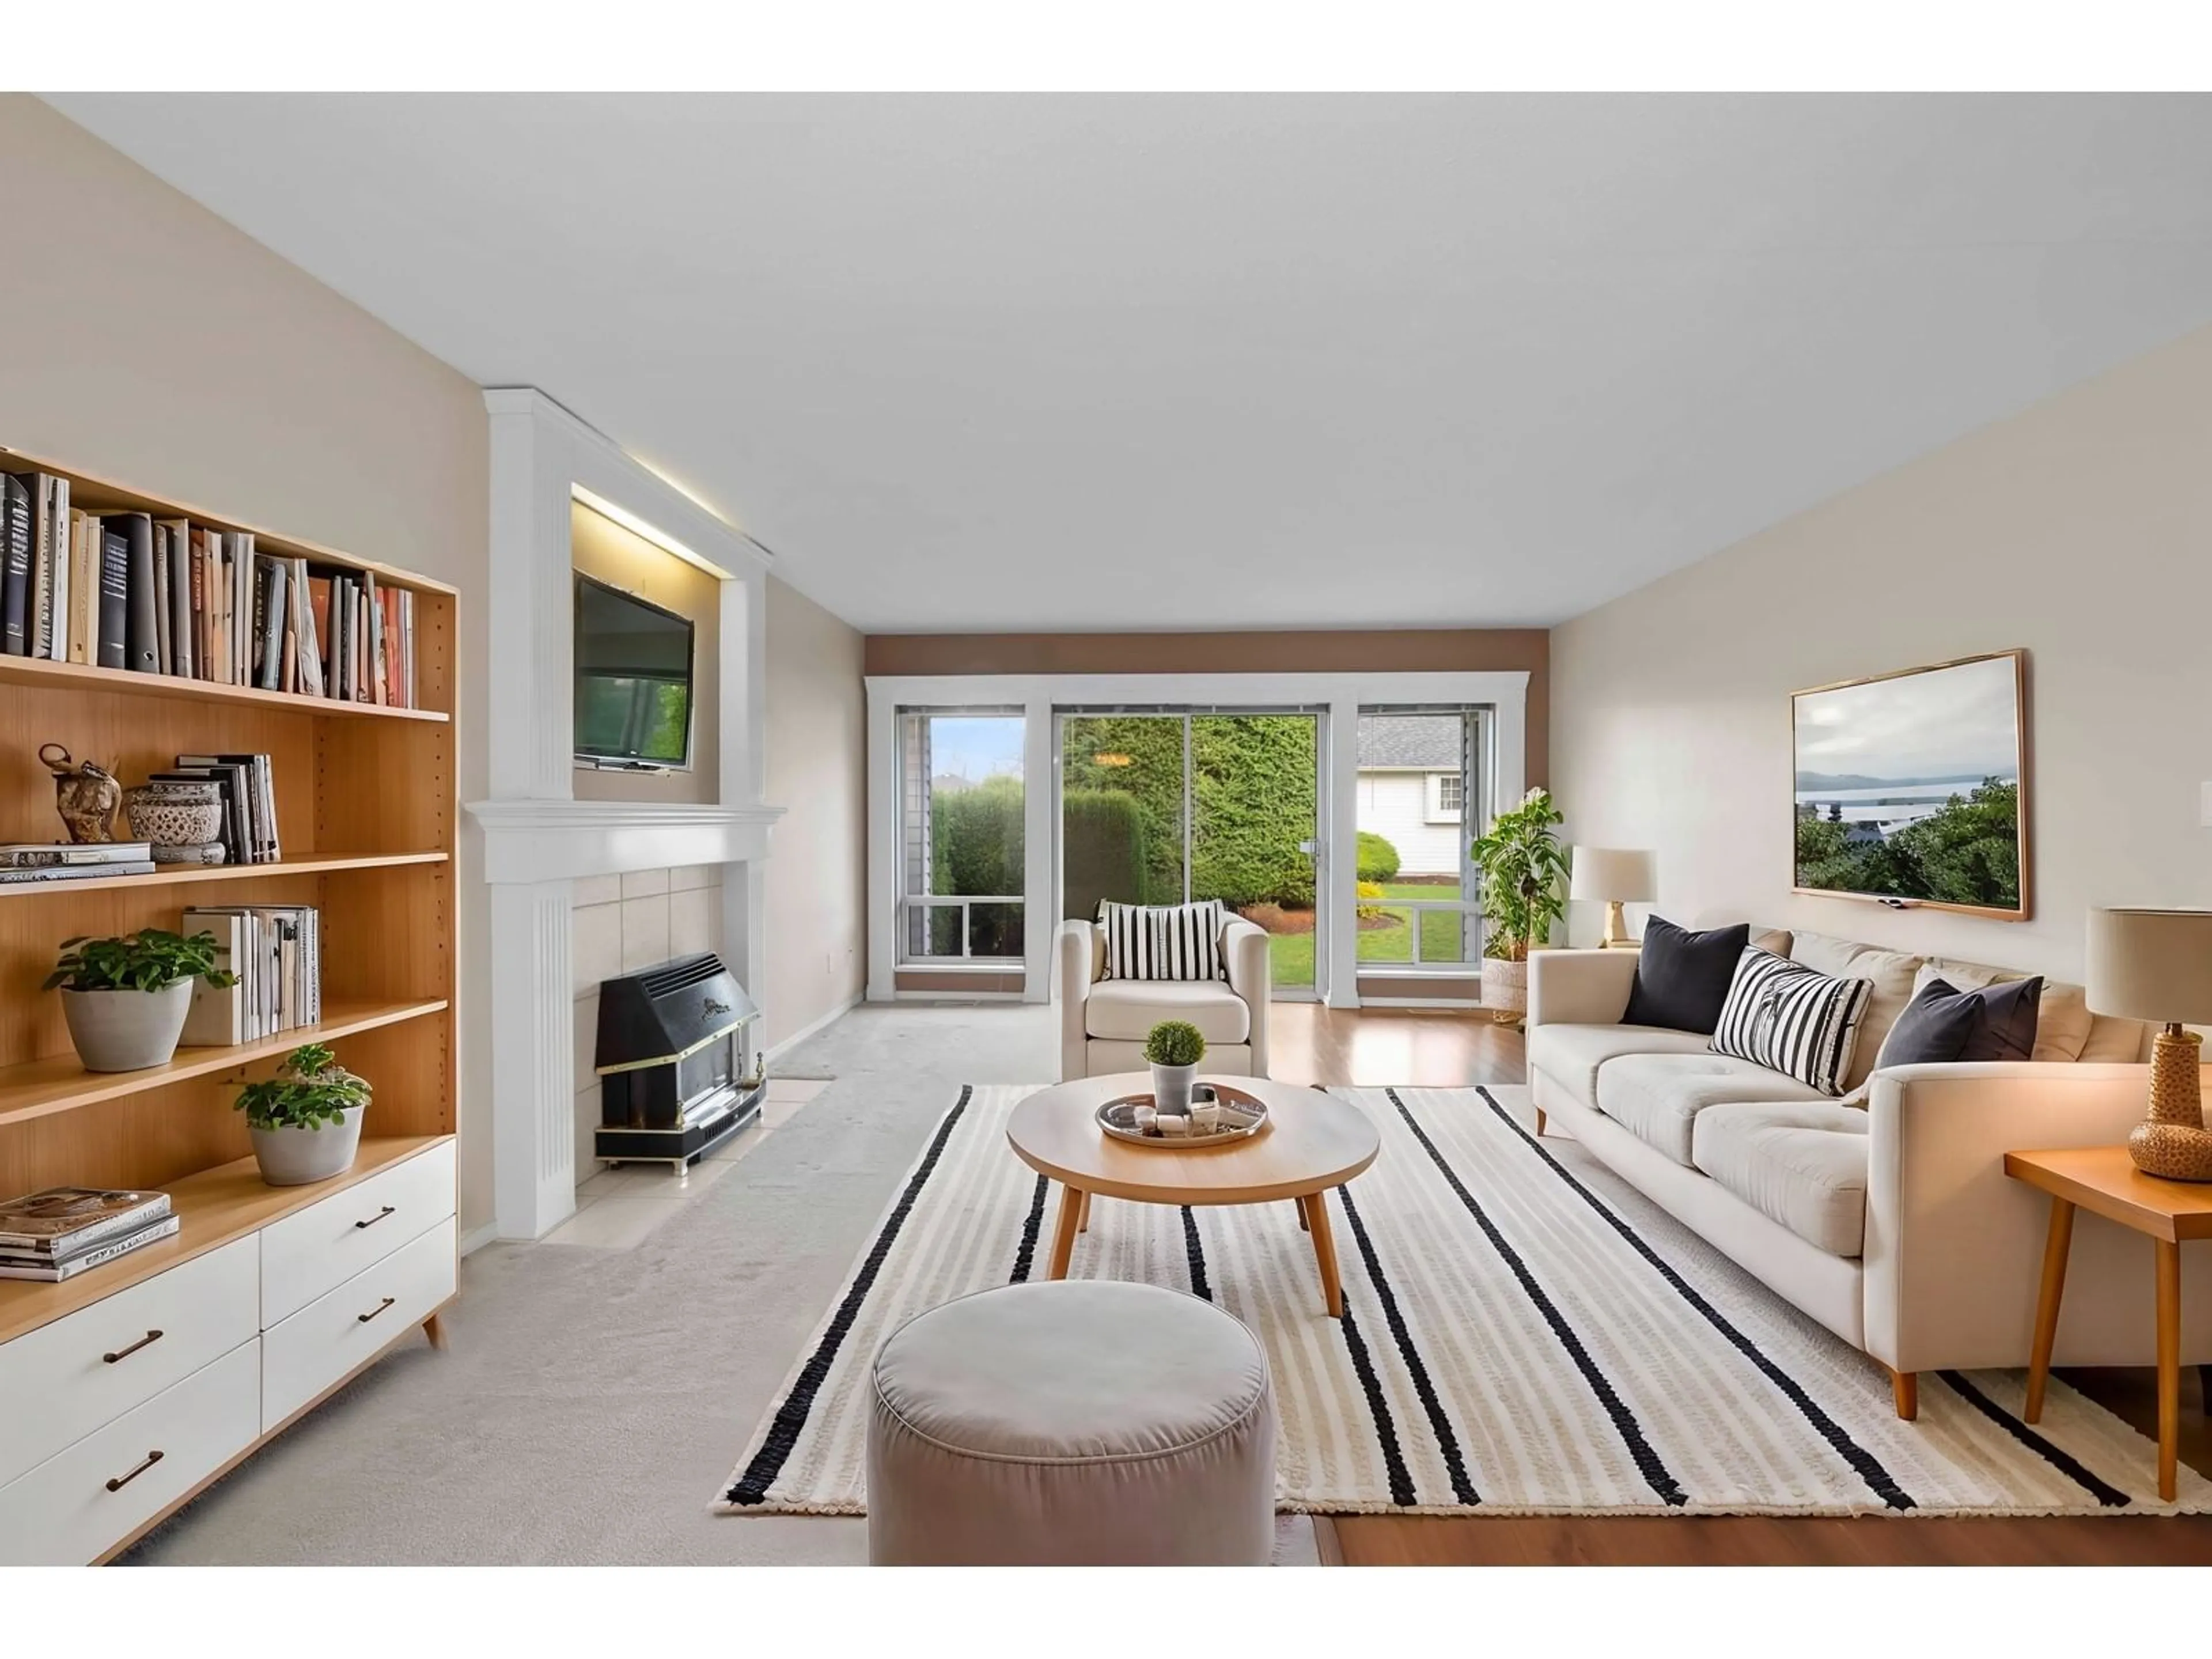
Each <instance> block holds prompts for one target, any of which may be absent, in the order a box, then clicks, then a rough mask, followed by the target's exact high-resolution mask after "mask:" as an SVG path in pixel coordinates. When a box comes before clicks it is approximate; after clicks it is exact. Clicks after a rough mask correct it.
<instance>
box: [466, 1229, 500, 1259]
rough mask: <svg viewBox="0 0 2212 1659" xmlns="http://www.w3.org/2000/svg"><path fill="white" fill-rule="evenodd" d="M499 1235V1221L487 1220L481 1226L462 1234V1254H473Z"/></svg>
mask: <svg viewBox="0 0 2212 1659" xmlns="http://www.w3.org/2000/svg"><path fill="white" fill-rule="evenodd" d="M497 1237H499V1223H497V1222H496V1221H487V1222H485V1223H484V1225H483V1226H481V1227H477V1228H475V1229H472V1230H471V1231H468V1232H465V1233H463V1234H462V1235H461V1254H462V1255H474V1254H476V1252H477V1251H478V1250H481V1249H483V1247H484V1246H485V1245H487V1244H489V1243H491V1242H492V1241H493V1240H494V1239H495V1238H497Z"/></svg>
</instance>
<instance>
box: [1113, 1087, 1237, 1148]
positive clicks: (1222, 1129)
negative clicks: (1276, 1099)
mask: <svg viewBox="0 0 2212 1659" xmlns="http://www.w3.org/2000/svg"><path fill="white" fill-rule="evenodd" d="M1190 1101H1191V1104H1192V1105H1193V1106H1194V1107H1198V1106H1205V1105H1209V1104H1210V1105H1212V1106H1214V1107H1216V1108H1217V1109H1218V1116H1219V1123H1218V1127H1215V1128H1213V1129H1211V1130H1206V1131H1200V1130H1199V1129H1197V1128H1196V1127H1190V1128H1188V1129H1187V1130H1186V1131H1185V1132H1184V1133H1180V1134H1175V1133H1164V1132H1163V1131H1162V1130H1160V1129H1159V1128H1158V1127H1156V1126H1154V1125H1152V1121H1151V1120H1152V1112H1153V1105H1152V1095H1151V1093H1150V1092H1149V1091H1148V1092H1146V1093H1144V1094H1140V1095H1118V1096H1116V1097H1115V1098H1114V1099H1112V1100H1109V1101H1108V1102H1107V1103H1105V1104H1104V1105H1103V1106H1101V1107H1100V1108H1099V1109H1098V1114H1097V1115H1098V1127H1100V1128H1101V1129H1103V1130H1104V1131H1105V1132H1106V1133H1108V1134H1109V1135H1110V1136H1112V1137H1113V1138H1114V1139H1115V1140H1126V1141H1128V1142H1130V1143H1131V1144H1132V1145H1133V1146H1185V1147H1188V1146H1220V1145H1222V1144H1223V1143H1224V1142H1226V1141H1231V1140H1249V1139H1251V1138H1252V1137H1253V1136H1254V1135H1256V1134H1258V1133H1260V1131H1261V1130H1262V1129H1264V1128H1266V1127H1267V1102H1265V1101H1263V1100H1261V1098H1260V1097H1258V1096H1257V1095H1251V1094H1247V1093H1246V1092H1245V1091H1243V1090H1242V1089H1237V1088H1232V1087H1231V1086H1230V1085H1227V1084H1220V1083H1201V1084H1199V1085H1196V1086H1195V1087H1194V1088H1193V1089H1192V1090H1191V1091H1190ZM1140 1108H1141V1109H1142V1112H1143V1121H1141V1122H1140V1121H1139V1109H1140Z"/></svg>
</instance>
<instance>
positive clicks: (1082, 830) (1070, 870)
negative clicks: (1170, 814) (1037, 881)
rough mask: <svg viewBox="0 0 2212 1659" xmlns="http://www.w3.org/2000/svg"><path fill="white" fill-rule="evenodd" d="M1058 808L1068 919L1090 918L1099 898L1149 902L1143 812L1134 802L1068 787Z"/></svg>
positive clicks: (1114, 794) (1127, 797)
mask: <svg viewBox="0 0 2212 1659" xmlns="http://www.w3.org/2000/svg"><path fill="white" fill-rule="evenodd" d="M1060 806H1061V811H1062V817H1061V820H1060V857H1061V860H1062V880H1061V886H1062V889H1063V894H1064V896H1065V898H1066V915H1067V916H1068V918H1069V919H1070V920H1072V921H1090V920H1091V919H1092V918H1093V917H1095V916H1096V915H1097V914H1098V901H1099V900H1101V899H1115V900H1118V901H1120V902H1121V903H1124V904H1144V903H1147V902H1149V901H1148V900H1147V898H1146V893H1147V891H1148V890H1149V885H1150V884H1149V883H1148V881H1147V875H1148V872H1147V870H1146V863H1145V810H1144V806H1143V805H1142V804H1141V803H1140V802H1139V800H1138V799H1137V798H1136V797H1135V796H1134V795H1130V794H1125V793H1122V792H1121V791H1120V790H1116V789H1070V790H1068V791H1067V792H1066V793H1065V794H1064V795H1062V796H1061V797H1060ZM1176 897H1177V898H1180V897H1182V894H1181V893H1180V892H1177V893H1176Z"/></svg>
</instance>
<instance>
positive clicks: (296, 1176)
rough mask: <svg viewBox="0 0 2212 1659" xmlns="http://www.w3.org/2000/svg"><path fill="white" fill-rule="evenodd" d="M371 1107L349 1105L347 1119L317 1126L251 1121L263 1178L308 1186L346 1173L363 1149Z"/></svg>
mask: <svg viewBox="0 0 2212 1659" xmlns="http://www.w3.org/2000/svg"><path fill="white" fill-rule="evenodd" d="M367 1110H368V1108H367V1107H366V1106H349V1107H347V1108H346V1112H345V1121H344V1122H343V1123H335V1124H333V1123H325V1124H323V1125H321V1126H320V1127H317V1128H313V1129H301V1128H295V1127H289V1126H287V1127H283V1128H281V1129H257V1128H254V1127H252V1125H250V1124H249V1125H248V1126H247V1127H246V1133H247V1134H249V1135H250V1136H252V1139H253V1157H254V1160H255V1162H257V1163H258V1164H260V1165H261V1178H262V1180H264V1182H268V1184H269V1185H270V1186H271V1187H304V1186H306V1185H307V1183H308V1182H313V1181H328V1180H329V1179H330V1178H331V1176H342V1175H343V1174H344V1173H345V1172H346V1171H347V1170H350V1169H351V1168H353V1157H354V1154H355V1153H356V1152H358V1151H359V1150H360V1149H361V1115H362V1113H363V1112H365V1111H367Z"/></svg>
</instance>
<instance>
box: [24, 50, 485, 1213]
mask: <svg viewBox="0 0 2212 1659" xmlns="http://www.w3.org/2000/svg"><path fill="white" fill-rule="evenodd" d="M0 179H5V180H6V181H7V190H6V200H7V205H8V222H9V232H8V235H7V247H6V251H5V252H4V254H0V297H4V301H5V303H4V305H0V315H4V316H5V318H6V319H7V346H6V349H5V353H4V357H0V443H5V444H9V445H12V446H15V447H20V448H22V449H24V450H26V451H27V452H29V453H33V454H39V455H46V456H50V457H52V459H56V460H58V461H62V462H65V463H67V464H70V465H76V466H82V468H84V469H85V470H86V471H90V472H94V473H98V474H100V475H102V476H104V477H110V478H112V479H114V480H115V481H117V482H118V483H126V484H130V485H133V486H136V487H137V488H139V489H145V490H147V491H149V492H151V493H154V494H156V495H169V496H173V497H177V498H180V499H183V500H186V501H204V502H205V503H207V504H208V506H209V507H211V508H217V509H220V510H221V511H223V512H226V513H235V514H237V515H238V516H239V517H240V518H243V519H246V520H252V521H255V522H258V523H260V524H264V525H266V526H269V527H270V528H271V529H272V530H279V531H283V532H286V533H289V534H291V535H295V536H299V537H302V538H307V539H309V540H313V541H318V542H322V543H325V544H329V545H331V546H333V547H342V548H345V549H347V550H350V551H352V552H356V553H358V554H361V555H362V556H366V557H369V558H374V559H377V560H380V561H382V562H386V563H389V564H393V565H398V566H399V567H401V568H405V569H410V570H416V571H420V572H422V573H423V574H427V575H430V576H435V577H437V578H439V579H441V580H444V581H447V582H449V583H451V584H453V586H455V587H457V588H458V589H459V591H460V596H461V597H460V618H461V625H460V652H461V672H460V684H459V696H458V697H457V699H456V710H457V714H456V719H457V727H456V736H457V742H458V744H459V771H460V775H459V790H460V798H461V799H463V800H476V799H482V798H483V794H484V793H485V751H484V738H483V731H484V726H483V712H482V711H483V707H484V686H485V680H484V647H485V635H484V627H485V616H486V607H485V604H484V586H485V571H486V567H487V553H486V535H487V532H486V501H487V495H488V489H489V485H488V472H487V468H488V462H487V427H486V422H485V417H484V409H483V398H482V397H481V395H480V394H479V392H477V387H476V386H474V385H473V384H472V383H471V381H469V380H467V379H466V378H465V377H464V376H462V375H461V374H457V373H456V372H455V371H453V369H451V368H447V366H446V365H445V364H443V363H441V362H438V361H437V360H436V359H435V358H434V357H431V356H428V354H427V353H425V352H423V351H422V350H420V349H418V348H416V347H415V346H414V345H411V344H410V343H408V342H407V341H405V340H404V339H402V338H401V337H399V336H398V335H397V334H395V333H393V332H392V331H391V330H390V329H388V328H386V327H385V326H384V325H382V324H381V323H380V322H378V321H377V320H376V319H374V318H373V317H371V316H369V315H368V313H366V312H364V311H362V310H360V309H359V308H358V307H356V306H354V305H353V304H352V303H351V302H350V301H347V300H344V299H342V298H341V297H340V296H339V295H337V294H336V293H334V292H333V291H331V289H327V288H325V287H324V286H323V285H322V284H320V283H318V282H316V281H315V280H314V279H313V278H312V277H310V276H307V274H306V273H305V272H303V271H301V270H299V269H298V268H296V267H295V266H293V265H291V264H287V263H286V262H285V261H283V260H282V259H280V258H277V257H276V255H275V254H273V253H271V252H269V250H268V249H266V248H264V247H263V246H261V245H260V244H259V243H258V242H256V241H253V240H252V239H250V238H249V237H247V236H246V235H244V234H242V233H240V231H238V230H236V229H234V228H233V227H231V226H230V225H228V224H227V223H225V222H223V221H222V220H221V219H219V218H217V217H216V216H215V215H214V214H212V213H210V212H209V211H208V210H206V209H204V208H203V207H201V206H199V205H198V204H197V203H194V202H192V201H191V200H189V199H188V198H186V197H184V196H183V195H181V194H179V192H177V191H173V190H172V189H170V188H169V186H168V185H165V184H163V183H161V180H160V179H156V178H155V177H154V176H153V175H152V174H151V173H147V172H145V171H144V170H143V169H142V168H140V167H137V165H136V164H135V163H133V162H131V161H126V160H125V158H124V157H123V156H122V155H120V154H118V152H117V151H115V150H112V149H108V148H107V147H106V145H104V144H102V143H100V142H99V141H98V140H96V139H94V137H91V136H90V135H89V134H88V133H86V132H85V131H83V130H82V129H81V128H79V127H77V126H76V125H72V124H71V123H70V122H69V121H67V120H64V118H62V117H61V116H59V115H58V114H56V113H55V112H53V111H52V109H50V108H48V107H47V106H46V105H44V104H42V103H40V102H39V101H38V100H36V99H33V98H31V97H28V96H26V95H23V94H0ZM480 854H481V843H480V842H479V841H478V839H477V836H476V835H475V833H474V830H473V829H472V828H469V827H465V828H464V830H463V840H462V842H461V854H460V860H459V869H458V870H457V871H456V872H454V890H455V891H456V892H457V893H459V895H460V896H461V900H460V912H459V930H460V947H461V960H460V970H461V972H460V978H461V994H462V996H463V998H464V999H465V1006H468V1007H471V1008H473V1009H475V1010H477V1011H478V1012H477V1014H475V1015H473V1016H471V1017H468V1018H463V1019H462V1020H461V1021H460V1022H459V1041H460V1060H461V1083H462V1087H461V1100H460V1119H461V1133H462V1155H461V1213H460V1222H461V1228H462V1231H464V1233H465V1232H467V1231H469V1230H470V1229H471V1228H474V1227H476V1226H477V1225H481V1224H483V1223H484V1222H486V1221H489V1219H490V1218H491V1124H490V1107H491V1094H490V1079H489V1050H488V1046H487V1044H486V1043H485V1042H483V1038H482V1035H481V1034H482V1032H483V1015H482V1012H481V1011H483V1009H485V1008H487V1007H488V1006H489V991H488V987H487V981H488V963H487V961H486V957H485V951H484V940H485V937H486V933H487V918H488V913H489V905H488V902H487V900H486V897H485V893H486V890H485V888H484V885H483V872H482V866H481V857H480Z"/></svg>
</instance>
